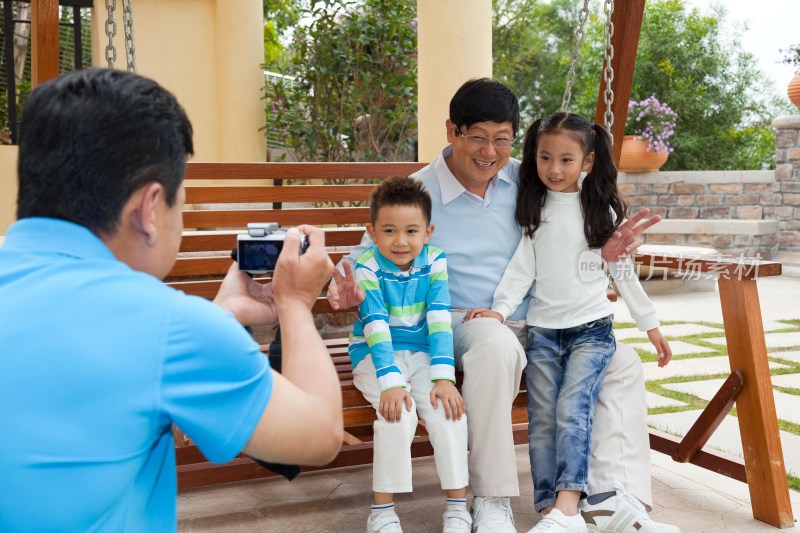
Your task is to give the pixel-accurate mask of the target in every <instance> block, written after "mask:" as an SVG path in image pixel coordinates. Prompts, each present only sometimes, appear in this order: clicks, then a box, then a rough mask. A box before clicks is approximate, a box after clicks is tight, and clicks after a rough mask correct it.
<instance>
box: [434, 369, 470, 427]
mask: <svg viewBox="0 0 800 533" xmlns="http://www.w3.org/2000/svg"><path fill="white" fill-rule="evenodd" d="M437 398H438V399H439V400H442V405H443V406H444V417H445V418H446V419H447V420H461V417H462V416H463V415H464V399H463V398H462V397H461V394H459V392H458V389H457V388H456V386H455V385H454V384H453V382H452V381H450V380H448V379H440V380H438V381H436V384H435V385H434V386H433V389H431V405H432V406H433V408H434V409H438V408H439V402H438V401H437Z"/></svg>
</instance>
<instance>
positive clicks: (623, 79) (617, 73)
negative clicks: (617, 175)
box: [594, 0, 645, 165]
mask: <svg viewBox="0 0 800 533" xmlns="http://www.w3.org/2000/svg"><path fill="white" fill-rule="evenodd" d="M644 2H645V0H617V2H615V4H616V5H615V7H614V13H612V15H611V22H612V23H613V24H614V35H612V36H611V44H612V46H613V47H614V57H612V58H611V67H612V68H613V69H614V78H613V79H612V80H611V88H612V89H613V90H614V102H613V103H612V104H611V112H612V113H613V114H614V124H613V125H612V126H611V135H612V136H613V137H614V161H615V162H616V163H617V164H618V165H619V157H620V154H621V153H622V137H623V135H625V118H626V117H627V115H628V101H629V100H630V98H631V87H633V69H634V67H635V66H636V52H637V51H638V49H639V33H640V32H641V30H642V18H643V17H644ZM603 67H604V70H605V62H604V63H603ZM605 90H606V82H605V77H604V76H603V75H602V74H601V75H600V92H599V94H598V95H597V111H595V115H594V120H595V122H597V123H598V124H603V115H604V114H605V111H606V104H605V100H604V98H603V95H604V94H605Z"/></svg>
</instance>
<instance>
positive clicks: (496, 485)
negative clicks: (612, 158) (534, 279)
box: [328, 78, 680, 533]
mask: <svg viewBox="0 0 800 533" xmlns="http://www.w3.org/2000/svg"><path fill="white" fill-rule="evenodd" d="M445 125H446V130H447V140H448V142H449V143H450V144H449V145H448V146H447V147H445V148H444V150H443V151H442V155H441V156H440V157H437V158H436V159H435V160H434V161H432V162H431V164H430V165H428V166H426V167H425V168H423V169H422V170H420V171H419V172H417V173H416V174H415V175H414V177H415V178H416V179H418V180H420V181H422V182H423V183H424V184H425V187H426V189H427V190H428V192H429V193H430V194H431V198H432V200H433V213H432V220H431V222H432V223H433V224H434V225H435V226H436V231H435V232H434V233H433V235H432V236H431V239H430V243H431V244H433V245H435V246H438V247H441V248H442V249H443V250H445V252H446V253H447V259H448V281H449V285H450V294H451V299H452V312H453V317H452V319H453V320H452V323H453V336H454V348H455V357H456V364H457V366H458V367H459V369H460V370H462V371H463V373H464V382H463V386H462V394H463V397H464V401H465V403H466V412H467V417H468V423H467V425H468V428H469V448H470V460H469V470H470V471H469V479H470V485H471V486H472V490H473V493H474V495H475V497H474V499H473V502H472V513H473V531H475V532H476V533H490V532H502V533H515V532H516V528H515V526H514V519H513V516H512V512H511V504H510V497H511V496H518V495H519V482H518V478H517V465H516V452H515V448H514V436H513V428H512V420H511V407H512V403H513V401H514V399H515V398H516V396H517V394H518V392H519V388H520V380H521V378H522V371H523V370H524V369H525V365H526V358H525V351H524V349H523V347H524V344H525V338H524V329H525V314H526V311H527V308H528V299H526V300H525V301H523V303H522V305H520V307H519V309H517V311H516V312H515V313H514V314H513V315H511V316H510V317H509V318H508V319H507V320H506V322H505V323H504V324H501V323H500V322H498V321H497V320H494V319H491V318H477V319H473V320H470V321H468V322H463V318H464V315H465V314H466V312H467V311H468V310H469V309H472V308H476V307H491V304H492V298H493V295H494V291H495V288H496V287H497V285H498V283H499V282H500V279H501V278H502V276H503V272H504V271H505V268H506V265H507V264H508V262H509V261H510V259H511V257H512V255H513V254H514V251H515V250H516V248H517V244H518V243H519V240H520V235H521V230H520V228H519V227H518V226H517V224H516V222H515V220H514V212H515V209H516V202H517V183H518V180H519V161H517V160H515V159H512V158H511V148H512V145H513V143H514V141H515V138H516V134H517V131H518V128H519V103H518V101H517V98H516V97H515V96H514V94H513V93H512V92H511V90H510V89H509V88H508V87H506V86H505V85H503V84H502V83H500V82H498V81H494V80H491V79H488V78H482V79H475V80H470V81H468V82H467V83H465V84H464V85H462V86H461V87H460V88H459V89H458V91H457V92H456V94H455V95H454V96H453V98H452V100H451V101H450V118H449V119H447V121H446V123H445ZM646 215H647V210H642V211H640V212H639V213H637V214H636V215H634V216H633V217H632V218H631V219H630V220H628V221H627V222H626V223H625V224H624V225H622V226H621V227H620V231H619V234H618V235H617V236H615V237H612V239H610V240H609V241H608V243H607V244H606V245H605V246H604V247H603V249H602V253H603V257H604V258H605V259H606V260H617V259H619V257H620V255H622V254H626V253H629V252H631V251H633V250H635V248H636V247H638V246H639V244H641V241H640V240H639V239H638V235H639V234H641V232H642V231H644V230H645V229H646V228H647V227H649V226H651V225H653V224H655V223H656V222H658V220H659V219H658V217H653V218H651V219H649V220H643V219H644V217H645V216H646ZM369 244H371V242H369V240H368V237H367V236H365V239H364V241H362V243H361V247H358V248H356V249H354V250H353V252H352V253H351V254H350V255H349V256H347V257H346V258H344V259H343V260H342V263H341V264H340V265H339V267H340V269H341V271H335V272H334V282H335V283H332V284H331V288H330V289H329V292H328V300H329V301H330V303H331V305H332V306H333V307H334V308H343V309H344V308H348V307H352V306H354V305H357V304H358V303H359V302H360V301H361V299H363V297H364V295H363V293H362V292H361V291H360V290H359V289H358V287H357V286H356V285H355V283H354V281H353V276H352V265H353V263H354V262H355V259H356V258H358V256H359V254H360V253H361V251H362V250H363V249H364V248H363V247H366V246H368V245H369ZM646 416H647V403H646V400H645V388H644V376H643V373H642V369H641V364H640V362H639V358H638V356H637V355H636V353H635V352H634V351H633V349H632V348H630V347H628V346H624V345H618V348H617V351H616V353H615V355H614V356H613V357H612V362H611V363H610V365H609V368H608V370H607V373H606V376H605V380H604V382H603V389H602V392H601V393H600V399H599V402H598V404H597V407H596V411H595V423H594V431H593V433H592V455H591V461H590V465H589V485H590V494H589V497H588V498H587V499H586V500H585V501H584V504H583V506H582V511H583V514H584V518H585V519H586V522H587V525H588V526H589V528H590V530H592V531H603V532H619V533H679V531H680V530H679V529H678V528H676V527H674V526H670V525H666V524H659V523H658V522H654V521H652V520H650V519H649V518H648V516H647V512H646V510H645V506H648V507H649V505H650V503H651V501H652V494H651V487H650V454H649V452H650V446H649V439H648V434H647V427H646ZM534 431H536V428H535V427H530V428H529V434H530V433H532V432H534ZM642 502H643V503H644V505H642Z"/></svg>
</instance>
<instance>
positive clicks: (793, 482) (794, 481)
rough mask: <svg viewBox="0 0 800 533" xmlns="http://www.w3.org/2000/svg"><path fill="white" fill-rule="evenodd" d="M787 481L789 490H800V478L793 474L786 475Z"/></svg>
mask: <svg viewBox="0 0 800 533" xmlns="http://www.w3.org/2000/svg"><path fill="white" fill-rule="evenodd" d="M786 481H788V482H789V490H800V478H796V477H794V476H793V475H791V474H786Z"/></svg>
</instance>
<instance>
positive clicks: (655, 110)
mask: <svg viewBox="0 0 800 533" xmlns="http://www.w3.org/2000/svg"><path fill="white" fill-rule="evenodd" d="M677 122H678V114H677V113H675V111H673V110H672V108H670V107H669V106H668V105H667V104H663V103H661V102H659V101H658V99H657V98H656V97H655V96H650V97H649V98H645V99H644V100H639V101H638V102H637V101H636V100H631V101H630V102H629V103H628V116H627V121H626V123H625V133H626V135H625V138H624V139H623V142H622V157H621V158H620V163H619V169H620V170H622V171H624V172H654V171H656V170H658V169H659V168H661V166H662V165H663V164H664V163H666V162H667V157H668V156H669V154H670V152H672V147H671V146H670V144H669V138H670V137H672V136H673V135H674V134H675V126H676V124H677Z"/></svg>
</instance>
